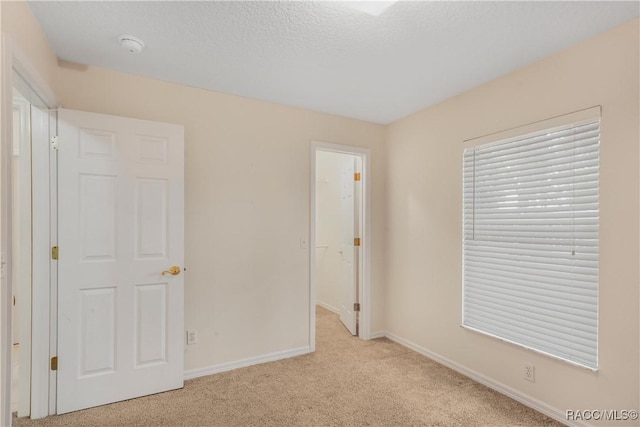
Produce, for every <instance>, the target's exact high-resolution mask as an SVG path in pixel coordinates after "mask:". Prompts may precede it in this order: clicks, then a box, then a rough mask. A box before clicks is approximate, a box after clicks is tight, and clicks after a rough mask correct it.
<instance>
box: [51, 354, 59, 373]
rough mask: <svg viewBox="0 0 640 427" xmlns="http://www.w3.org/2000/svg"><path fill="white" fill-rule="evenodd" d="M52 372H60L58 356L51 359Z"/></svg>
mask: <svg viewBox="0 0 640 427" xmlns="http://www.w3.org/2000/svg"><path fill="white" fill-rule="evenodd" d="M51 370H52V371H57V370H58V356H53V357H52V358H51Z"/></svg>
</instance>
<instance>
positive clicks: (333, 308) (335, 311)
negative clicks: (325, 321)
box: [316, 300, 340, 315]
mask: <svg viewBox="0 0 640 427" xmlns="http://www.w3.org/2000/svg"><path fill="white" fill-rule="evenodd" d="M316 304H317V305H319V306H320V307H322V308H325V309H327V310H329V311H332V312H334V313H335V314H338V315H339V314H340V309H339V308H335V307H334V306H332V305H329V304H327V303H324V302H322V301H318V300H316Z"/></svg>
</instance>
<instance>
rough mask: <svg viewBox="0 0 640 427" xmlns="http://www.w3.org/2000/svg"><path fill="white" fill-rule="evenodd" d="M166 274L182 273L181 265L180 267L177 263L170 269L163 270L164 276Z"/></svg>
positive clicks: (175, 274)
mask: <svg viewBox="0 0 640 427" xmlns="http://www.w3.org/2000/svg"><path fill="white" fill-rule="evenodd" d="M165 274H171V275H172V276H177V275H178V274H180V267H178V266H177V265H174V266H173V267H171V268H170V269H168V270H165V271H163V272H162V275H163V276H164V275H165Z"/></svg>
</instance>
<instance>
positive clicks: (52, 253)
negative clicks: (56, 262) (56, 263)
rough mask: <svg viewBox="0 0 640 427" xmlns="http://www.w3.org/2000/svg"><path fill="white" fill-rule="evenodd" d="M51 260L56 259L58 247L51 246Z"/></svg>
mask: <svg viewBox="0 0 640 427" xmlns="http://www.w3.org/2000/svg"><path fill="white" fill-rule="evenodd" d="M51 259H58V247H57V246H51Z"/></svg>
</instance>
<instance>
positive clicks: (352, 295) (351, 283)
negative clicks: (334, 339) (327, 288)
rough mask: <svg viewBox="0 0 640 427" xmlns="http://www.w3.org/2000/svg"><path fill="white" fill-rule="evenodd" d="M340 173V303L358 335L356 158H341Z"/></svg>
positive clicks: (343, 317)
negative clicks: (354, 305) (355, 243)
mask: <svg viewBox="0 0 640 427" xmlns="http://www.w3.org/2000/svg"><path fill="white" fill-rule="evenodd" d="M340 166H341V169H340V170H341V173H340V177H341V178H340V233H341V236H342V247H341V248H340V250H341V274H340V276H341V280H342V283H341V285H340V289H341V292H342V298H341V304H340V321H341V322H342V323H343V324H344V325H345V326H346V328H347V329H348V330H349V332H351V335H355V334H356V332H357V331H356V322H357V320H356V313H355V311H354V310H353V304H354V303H355V302H356V285H357V282H356V271H357V268H356V250H357V248H356V247H355V246H354V241H353V239H354V237H356V221H355V212H356V203H355V181H354V178H353V176H354V172H355V158H354V157H353V156H346V155H345V156H344V158H343V159H341V165H340Z"/></svg>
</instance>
